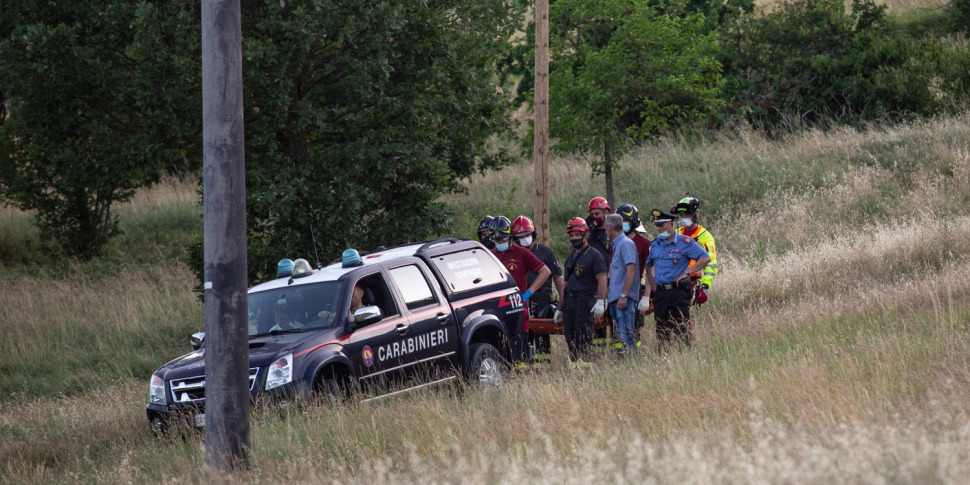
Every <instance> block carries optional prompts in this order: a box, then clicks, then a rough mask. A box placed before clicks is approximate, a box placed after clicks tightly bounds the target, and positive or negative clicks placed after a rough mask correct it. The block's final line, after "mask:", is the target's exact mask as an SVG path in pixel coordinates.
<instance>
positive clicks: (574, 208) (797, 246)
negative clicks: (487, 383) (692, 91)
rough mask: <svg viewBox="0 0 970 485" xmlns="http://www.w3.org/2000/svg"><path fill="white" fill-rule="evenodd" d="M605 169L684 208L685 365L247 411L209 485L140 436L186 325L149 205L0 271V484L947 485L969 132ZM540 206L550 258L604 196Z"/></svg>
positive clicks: (465, 204) (947, 130)
mask: <svg viewBox="0 0 970 485" xmlns="http://www.w3.org/2000/svg"><path fill="white" fill-rule="evenodd" d="M621 165H622V169H621V172H620V174H619V176H618V185H617V195H618V198H619V199H622V201H632V202H634V203H635V204H637V205H638V206H639V207H640V208H641V210H642V211H643V212H647V211H648V210H649V208H651V207H664V205H665V204H666V205H667V206H669V205H670V204H671V203H672V202H674V201H676V200H677V199H679V198H680V197H681V196H682V194H683V193H684V192H685V191H687V190H690V191H692V192H693V193H695V194H696V195H697V196H698V197H700V198H702V199H703V200H704V204H703V205H702V211H703V212H702V217H703V219H702V223H703V224H705V225H706V226H707V227H709V228H710V229H711V230H712V231H713V232H714V234H715V235H716V237H717V240H718V248H719V259H720V264H721V267H722V268H723V269H722V270H721V275H720V276H719V277H718V280H717V281H716V283H715V287H714V289H713V292H712V298H711V301H710V302H709V303H708V304H706V305H705V306H704V307H702V308H701V309H699V310H698V311H697V312H696V315H695V320H696V322H697V327H698V331H697V333H698V336H697V338H698V341H697V346H696V347H695V348H694V349H692V350H690V351H687V352H680V353H673V354H670V355H667V356H665V357H660V356H658V355H656V354H655V353H654V352H650V351H645V352H642V354H641V355H640V356H638V357H636V358H633V359H625V360H618V359H615V358H614V357H612V356H609V355H604V356H603V357H602V358H601V359H600V360H599V361H597V362H596V363H595V364H594V365H593V366H592V367H590V368H586V369H576V370H573V369H571V368H570V367H569V366H567V365H566V358H565V352H564V348H563V347H564V345H563V343H562V341H561V340H554V359H553V362H552V363H551V365H550V366H548V367H547V368H543V369H540V370H534V371H527V372H522V373H519V374H517V375H515V376H513V377H512V378H511V379H509V380H508V381H507V383H506V385H505V387H504V388H503V389H502V390H501V391H499V392H488V393H482V392H465V393H456V392H454V390H452V389H439V390H435V391H427V392H423V393H418V394H411V395H408V396H405V397H402V398H396V399H391V400H386V401H380V402H377V403H369V404H346V405H340V406H336V407H328V406H323V405H311V406H306V407H300V408H293V409H291V410H290V411H289V412H288V413H286V414H283V415H281V414H280V413H278V412H274V411H268V410H258V411H257V412H256V413H255V414H254V418H253V419H254V427H253V439H252V445H253V450H252V456H253V460H252V468H251V470H250V471H248V472H246V473H243V474H240V475H238V476H235V477H225V476H211V475H208V474H207V472H206V471H205V469H204V466H203V450H204V448H203V446H204V444H203V441H202V439H201V436H199V435H191V434H190V435H188V436H186V437H184V438H174V439H156V438H153V437H152V436H151V434H150V433H149V430H148V425H147V422H146V420H145V418H144V405H145V402H146V399H147V387H148V386H147V382H148V377H149V375H150V374H151V371H152V370H153V369H154V368H156V367H157V366H159V365H161V364H162V363H164V362H165V361H167V360H169V359H171V358H174V357H176V356H177V355H179V354H180V353H182V352H184V351H186V350H188V342H187V336H188V334H189V333H191V332H192V331H196V330H198V329H200V328H201V325H202V323H201V322H202V308H201V305H199V303H198V302H197V301H196V299H195V295H194V294H193V293H192V291H191V288H192V287H193V286H194V285H195V281H194V279H193V277H192V275H191V272H190V271H189V270H188V268H187V266H186V264H185V262H184V261H185V254H184V251H185V249H184V246H185V244H187V241H188V240H189V239H190V238H191V236H192V234H193V232H194V231H199V230H200V229H201V219H200V218H199V210H200V209H199V207H198V205H197V202H196V185H195V183H194V182H192V181H169V182H167V183H166V184H163V185H161V186H159V187H156V188H155V189H152V190H148V191H145V192H143V193H140V194H139V195H138V196H137V197H136V198H135V200H134V201H132V202H131V203H129V204H126V205H125V206H124V207H121V208H119V214H121V217H122V224H123V227H124V228H125V230H126V231H127V233H126V235H125V236H124V237H122V238H121V239H120V240H119V241H117V242H116V243H115V244H114V245H113V247H112V248H111V249H110V250H109V253H108V254H107V255H106V256H105V258H103V259H101V260H98V261H95V262H91V263H64V264H63V265H57V266H56V267H53V266H44V265H39V264H35V263H30V262H29V260H30V258H26V261H28V262H25V263H23V264H9V265H7V266H5V267H4V268H3V269H0V284H2V286H0V287H2V288H3V290H2V291H0V332H2V333H3V335H4V336H5V337H4V338H3V339H2V340H0V392H2V394H0V483H54V482H56V483H65V482H67V483H145V482H157V483H185V482H188V483H209V482H215V483H228V482H242V483H321V482H341V483H347V482H357V483H511V482H530V483H590V482H594V481H599V482H608V483H887V484H892V483H953V484H957V483H965V481H966V477H968V476H970V420H968V416H970V333H968V332H970V304H968V303H967V299H966V295H968V294H970V278H968V277H967V275H970V256H968V255H970V211H968V207H970V115H964V116H959V117H953V118H942V119H939V120H934V121H927V122H921V123H915V124H907V125H901V126H895V127H888V128H879V129H873V130H870V131H866V132H858V131H854V130H848V129H845V130H836V131H832V132H828V133H823V132H808V133H804V134H802V135H799V136H796V137H792V138H789V139H785V140H780V141H778V140H775V141H772V140H766V139H764V138H762V137H759V136H757V135H756V134H754V133H752V132H747V131H739V132H737V133H735V134H733V135H732V136H725V137H723V138H722V139H718V140H713V141H705V142H690V143H688V142H684V141H667V142H663V143H658V144H656V145H653V146H650V147H647V148H644V149H643V150H641V151H638V152H636V153H633V154H631V155H630V156H628V157H627V158H625V159H624V160H623V161H622V163H621ZM531 180H532V172H531V169H530V167H528V165H519V166H512V167H508V168H506V169H505V170H503V171H501V172H495V173H489V174H487V175H485V176H478V177H476V178H474V179H472V180H470V181H469V183H468V186H469V192H468V193H467V194H464V195H460V196H451V197H449V198H448V201H449V202H450V203H451V204H452V205H453V206H454V207H456V210H457V211H458V213H459V217H458V218H457V219H456V222H455V224H456V226H455V232H456V233H457V234H462V235H470V233H471V231H472V227H473V224H474V223H475V222H476V221H477V218H478V217H480V215H482V214H484V213H492V214H493V215H494V214H499V213H503V214H506V215H509V216H514V215H517V214H518V213H526V214H530V213H531V209H530V207H531V203H530V202H529V199H528V198H529V196H530V194H531ZM552 184H553V187H554V190H553V195H552V207H553V210H552V212H553V222H554V230H553V234H552V237H553V246H554V247H556V248H558V249H560V254H562V251H561V248H563V247H564V238H563V235H562V234H559V232H560V228H559V226H561V222H563V221H565V220H566V218H567V217H568V216H569V215H573V214H577V215H578V214H582V213H583V212H584V209H585V204H586V202H587V201H588V200H589V198H590V197H591V196H593V195H598V194H599V193H600V192H601V191H602V189H601V187H602V180H601V179H599V178H593V179H591V178H590V176H589V173H588V167H587V166H586V165H585V164H584V162H583V161H582V160H581V159H556V160H554V162H553V170H552ZM27 217H28V215H26V214H23V213H20V212H18V211H15V210H11V209H4V210H3V211H2V212H0V221H2V223H3V224H2V227H3V228H4V229H3V232H0V242H4V241H6V242H7V243H9V242H10V241H14V242H17V241H29V240H30V239H31V238H32V237H35V236H34V235H33V233H32V231H31V230H30V229H29V224H28V223H27V222H26V221H27V219H26V218H27ZM556 221H559V222H558V223H557V222H556ZM5 244H6V243H5ZM18 257H19V256H18ZM650 328H651V327H650V326H649V324H648V330H649V329H650ZM645 344H646V345H648V346H649V345H652V344H653V340H652V337H649V332H648V338H647V339H646V341H645Z"/></svg>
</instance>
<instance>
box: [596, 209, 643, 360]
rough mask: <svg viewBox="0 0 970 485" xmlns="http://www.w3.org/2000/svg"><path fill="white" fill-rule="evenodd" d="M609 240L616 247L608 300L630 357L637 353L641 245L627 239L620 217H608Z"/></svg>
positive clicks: (619, 334) (612, 261) (625, 349)
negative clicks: (636, 323)
mask: <svg viewBox="0 0 970 485" xmlns="http://www.w3.org/2000/svg"><path fill="white" fill-rule="evenodd" d="M604 226H605V227H606V236H607V237H608V238H610V240H611V241H612V244H611V245H612V246H613V258H612V260H611V261H610V283H609V291H608V292H607V297H606V300H607V301H608V302H609V308H610V315H611V316H612V317H613V326H614V327H615V328H616V333H617V335H618V336H619V337H620V341H621V342H623V349H624V351H625V352H626V353H627V355H630V354H633V353H635V352H636V351H637V339H636V337H635V336H634V328H633V326H634V323H635V321H636V311H637V302H638V301H639V297H640V276H639V275H640V272H639V271H638V268H637V263H638V261H637V245H636V244H634V243H633V240H631V239H630V238H628V237H626V236H625V235H623V218H622V217H620V215H619V214H610V215H608V216H606V221H605V223H604Z"/></svg>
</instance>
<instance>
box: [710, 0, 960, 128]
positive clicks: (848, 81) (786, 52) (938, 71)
mask: <svg viewBox="0 0 970 485" xmlns="http://www.w3.org/2000/svg"><path fill="white" fill-rule="evenodd" d="M722 40H723V43H722V52H723V55H724V57H723V63H724V66H725V77H726V79H727V83H726V86H725V94H726V96H727V98H728V99H727V102H728V103H729V104H728V107H729V109H730V110H731V111H737V112H738V113H739V114H742V115H745V116H748V117H749V118H750V119H752V120H755V121H757V122H758V123H759V124H761V125H764V126H768V127H771V126H778V125H789V126H791V125H793V126H802V125H805V124H815V123H818V122H827V121H829V120H834V121H837V122H843V123H855V122H860V121H869V120H894V119H900V118H904V117H908V116H913V115H921V116H926V115H932V114H934V113H937V112H939V111H940V110H945V109H949V108H953V107H957V106H960V105H961V104H962V103H963V102H965V100H966V92H967V88H968V87H970V84H968V70H967V67H968V60H967V59H968V56H967V51H966V48H965V47H963V46H960V45H958V44H956V43H950V42H948V41H946V40H941V39H939V38H935V37H925V38H921V37H917V36H914V35H912V34H911V33H909V32H906V31H903V30H900V29H897V28H896V27H895V26H894V24H893V21H892V19H891V18H890V17H889V16H888V15H887V13H886V7H885V6H883V5H877V4H876V3H874V2H873V0H853V2H852V5H851V8H850V9H848V10H847V9H846V6H845V4H844V2H842V1H841V0H797V1H786V2H782V3H779V4H778V5H777V7H776V8H775V9H774V10H772V11H771V12H769V13H766V14H763V15H746V16H743V17H742V18H741V19H740V20H739V21H738V22H737V23H736V24H734V25H732V26H731V27H730V28H728V29H725V32H723V35H722Z"/></svg>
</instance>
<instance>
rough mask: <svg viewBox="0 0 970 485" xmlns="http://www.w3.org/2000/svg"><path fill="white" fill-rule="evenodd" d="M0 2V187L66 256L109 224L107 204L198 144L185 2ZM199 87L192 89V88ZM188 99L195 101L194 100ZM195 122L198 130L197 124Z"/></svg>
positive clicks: (97, 243)
mask: <svg viewBox="0 0 970 485" xmlns="http://www.w3.org/2000/svg"><path fill="white" fill-rule="evenodd" d="M4 3H5V4H8V5H6V6H5V8H4V9H3V12H2V13H0V18H2V21H0V30H2V32H0V35H2V36H0V65H2V66H3V67H0V86H2V87H3V88H2V90H3V91H4V93H5V95H6V96H8V98H9V103H10V113H9V118H8V119H7V120H6V121H5V123H3V125H2V127H0V196H2V197H3V198H4V199H6V200H7V201H8V202H10V203H12V204H14V205H16V206H18V207H20V208H22V209H25V210H34V211H36V214H37V222H38V225H39V227H40V228H41V230H42V234H43V235H44V236H45V237H46V238H48V239H49V240H51V241H53V242H55V243H57V245H59V246H60V247H61V248H63V249H64V251H65V252H66V253H67V254H69V255H72V256H78V257H82V258H87V257H91V256H94V255H96V254H97V253H98V252H100V250H101V249H102V247H103V246H104V244H105V243H106V242H107V240H108V238H109V237H111V236H112V235H114V234H116V233H117V232H118V221H117V218H116V217H115V216H114V215H113V214H112V212H111V209H112V206H113V205H114V204H115V203H117V202H121V201H125V200H127V199H128V198H129V197H131V195H132V194H133V191H134V189H136V188H138V187H142V186H145V185H147V184H150V183H152V182H153V181H156V180H157V179H158V177H159V175H160V174H161V173H162V172H163V171H164V170H165V169H166V168H167V167H174V166H180V165H182V164H184V163H185V160H186V159H187V150H188V148H189V147H193V146H194V147H196V149H197V147H198V136H197V135H195V134H194V133H193V130H192V127H193V126H198V125H199V123H194V122H193V121H192V119H193V118H197V117H198V115H197V113H194V112H188V111H186V110H184V109H182V108H183V107H185V106H186V105H187V104H188V105H192V104H193V103H191V100H192V98H193V93H197V92H198V91H199V89H198V87H197V86H196V85H197V83H198V72H197V71H198V62H197V61H195V60H193V58H191V57H184V56H180V55H178V54H179V53H182V52H185V48H186V47H189V46H192V45H196V46H197V45H198V43H197V39H198V37H199V34H198V32H197V31H196V30H193V29H191V28H190V29H186V28H183V25H189V26H191V25H192V24H193V22H192V21H191V20H190V19H191V18H192V17H193V16H194V15H195V13H194V12H193V11H192V9H191V8H189V7H186V8H182V7H180V6H179V5H178V4H175V3H174V2H168V3H166V2H157V3H150V2H139V3H129V2H57V3H54V2H39V1H37V2H32V1H26V2H20V3H18V4H17V5H16V6H14V5H9V3H10V2H4ZM196 98H197V96H196ZM195 106H198V105H197V104H195ZM196 132H197V130H196Z"/></svg>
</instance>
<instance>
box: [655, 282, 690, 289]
mask: <svg viewBox="0 0 970 485" xmlns="http://www.w3.org/2000/svg"><path fill="white" fill-rule="evenodd" d="M680 285H681V283H657V289H658V290H672V289H674V288H680ZM684 286H686V285H684Z"/></svg>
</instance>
